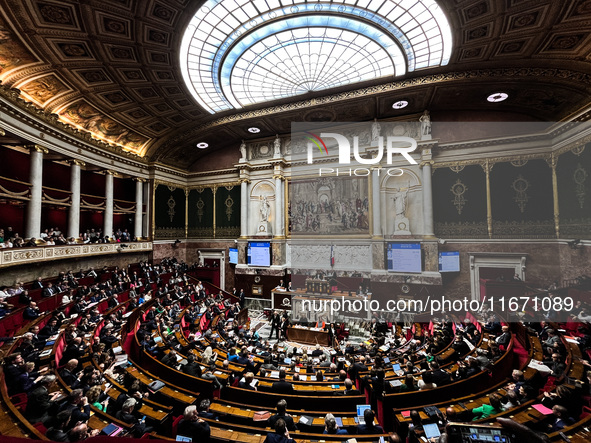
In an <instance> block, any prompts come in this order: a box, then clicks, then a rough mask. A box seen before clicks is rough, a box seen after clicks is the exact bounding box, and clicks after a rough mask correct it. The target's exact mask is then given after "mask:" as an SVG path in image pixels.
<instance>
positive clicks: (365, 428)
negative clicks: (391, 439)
mask: <svg viewBox="0 0 591 443" xmlns="http://www.w3.org/2000/svg"><path fill="white" fill-rule="evenodd" d="M375 417H376V415H375V413H374V412H373V411H372V410H371V409H366V410H365V411H364V412H363V420H364V421H365V424H364V425H359V426H358V427H357V433H358V434H383V433H384V428H382V427H381V426H376V425H374V423H373V421H374V419H375Z"/></svg>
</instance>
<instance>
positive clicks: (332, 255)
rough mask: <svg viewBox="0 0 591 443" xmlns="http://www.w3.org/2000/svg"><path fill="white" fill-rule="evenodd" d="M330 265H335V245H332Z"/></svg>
mask: <svg viewBox="0 0 591 443" xmlns="http://www.w3.org/2000/svg"><path fill="white" fill-rule="evenodd" d="M330 265H331V266H334V245H330Z"/></svg>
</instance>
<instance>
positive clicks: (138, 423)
mask: <svg viewBox="0 0 591 443" xmlns="http://www.w3.org/2000/svg"><path fill="white" fill-rule="evenodd" d="M135 405H136V401H135V399H134V398H129V399H127V400H125V403H123V407H122V408H121V410H120V411H119V412H117V414H115V418H116V419H117V420H121V421H122V422H124V423H127V424H128V425H132V426H133V428H132V430H131V433H132V435H133V436H134V437H135V438H140V437H141V436H142V435H144V434H145V433H146V432H152V428H151V427H147V426H146V424H145V422H144V420H143V419H142V420H139V419H138V418H137V415H136V414H135V413H134V409H135Z"/></svg>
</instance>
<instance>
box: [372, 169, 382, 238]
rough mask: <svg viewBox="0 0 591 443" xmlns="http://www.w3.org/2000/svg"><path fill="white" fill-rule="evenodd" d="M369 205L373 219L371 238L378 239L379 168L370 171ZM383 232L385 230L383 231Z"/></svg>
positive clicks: (379, 218) (379, 225) (380, 231)
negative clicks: (370, 205)
mask: <svg viewBox="0 0 591 443" xmlns="http://www.w3.org/2000/svg"><path fill="white" fill-rule="evenodd" d="M371 204H372V218H373V236H374V237H379V236H381V235H382V234H383V233H382V223H381V222H382V220H381V218H382V214H381V210H380V207H381V196H380V166H376V167H374V168H372V171H371ZM384 231H385V229H384Z"/></svg>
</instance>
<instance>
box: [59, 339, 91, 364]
mask: <svg viewBox="0 0 591 443" xmlns="http://www.w3.org/2000/svg"><path fill="white" fill-rule="evenodd" d="M85 352H86V345H85V344H84V343H83V342H82V337H76V338H75V339H74V340H72V342H71V343H70V344H69V345H68V346H66V349H65V350H64V353H63V354H62V359H61V360H60V365H63V364H66V363H67V362H69V361H70V360H78V361H80V360H81V359H82V357H83V356H84V354H85Z"/></svg>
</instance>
